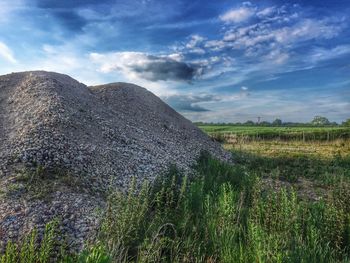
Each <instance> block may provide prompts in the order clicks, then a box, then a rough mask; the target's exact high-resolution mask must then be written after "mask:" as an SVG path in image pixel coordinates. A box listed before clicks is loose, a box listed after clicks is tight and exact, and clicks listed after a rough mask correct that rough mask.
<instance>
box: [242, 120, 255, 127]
mask: <svg viewBox="0 0 350 263" xmlns="http://www.w3.org/2000/svg"><path fill="white" fill-rule="evenodd" d="M254 124H255V123H254V122H253V121H251V120H249V121H246V122H245V123H244V125H247V126H253V125H254Z"/></svg>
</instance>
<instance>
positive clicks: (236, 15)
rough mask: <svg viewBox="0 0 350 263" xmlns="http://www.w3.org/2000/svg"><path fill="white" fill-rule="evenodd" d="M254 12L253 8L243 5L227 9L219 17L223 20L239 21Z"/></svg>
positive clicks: (247, 17)
mask: <svg viewBox="0 0 350 263" xmlns="http://www.w3.org/2000/svg"><path fill="white" fill-rule="evenodd" d="M254 14H255V9H254V8H251V7H248V6H243V7H239V8H234V9H231V10H229V11H228V12H226V13H224V14H223V15H221V16H220V19H221V20H222V21H224V22H233V23H240V22H243V21H245V20H247V19H249V18H250V17H252V16H253V15H254Z"/></svg>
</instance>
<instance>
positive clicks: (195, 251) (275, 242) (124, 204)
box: [0, 153, 350, 263]
mask: <svg viewBox="0 0 350 263" xmlns="http://www.w3.org/2000/svg"><path fill="white" fill-rule="evenodd" d="M195 169H196V171H197V173H196V175H195V176H193V177H191V178H187V177H184V176H182V174H181V173H180V172H179V171H178V170H177V169H176V168H174V167H173V168H172V169H171V170H170V171H169V173H168V175H167V176H163V177H159V178H158V179H157V180H156V181H155V182H154V184H152V185H151V184H149V183H147V182H146V183H144V185H143V187H142V189H140V190H137V189H136V183H135V182H132V183H131V185H130V189H129V191H128V193H127V194H124V193H122V192H116V193H113V194H112V195H110V197H109V200H108V208H107V210H106V213H105V215H104V219H103V222H102V226H101V231H100V234H99V242H98V243H97V244H96V245H94V246H92V247H91V248H88V249H87V250H86V251H83V252H82V253H81V254H79V255H73V256H72V255H71V256H64V254H62V253H61V254H60V255H58V257H57V258H60V260H61V262H89V263H90V262H100V263H102V262H104V263H106V262H348V261H349V260H350V189H349V188H348V187H347V186H348V185H347V184H344V185H339V187H338V188H337V190H336V191H334V192H333V193H332V197H331V198H330V199H329V200H323V201H318V202H308V201H303V200H300V199H299V198H298V196H297V194H296V192H295V191H293V190H286V189H283V188H282V189H281V190H279V191H277V192H272V191H269V190H267V189H264V188H263V187H262V183H261V180H260V179H259V178H258V177H257V175H256V174H254V171H252V170H249V173H248V172H247V170H245V168H244V166H240V165H234V166H231V165H228V164H225V163H221V162H219V161H217V160H215V159H213V158H211V157H210V156H209V155H208V154H205V153H203V154H202V156H201V157H200V159H199V161H198V164H197V166H196V167H195ZM48 232H50V231H48ZM49 236H50V235H49ZM50 240H52V239H48V240H46V241H45V238H44V242H43V243H42V244H41V246H37V245H35V244H34V243H35V242H34V241H33V240H30V241H28V242H26V243H25V245H24V246H22V248H18V247H16V246H14V245H9V246H8V249H7V250H6V253H5V254H4V255H3V256H2V258H1V260H2V261H0V262H1V263H9V262H48V258H49V255H50V251H52V250H51V248H52V244H53V243H52V242H51V241H50ZM38 248H39V249H38ZM40 260H41V261H40Z"/></svg>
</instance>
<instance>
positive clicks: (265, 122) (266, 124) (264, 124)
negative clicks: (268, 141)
mask: <svg viewBox="0 0 350 263" xmlns="http://www.w3.org/2000/svg"><path fill="white" fill-rule="evenodd" d="M258 125H259V126H271V123H270V122H268V121H262V122H260V123H259V124H258Z"/></svg>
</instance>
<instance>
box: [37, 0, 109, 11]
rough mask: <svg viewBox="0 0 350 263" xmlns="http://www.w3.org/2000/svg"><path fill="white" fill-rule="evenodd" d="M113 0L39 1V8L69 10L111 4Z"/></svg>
mask: <svg viewBox="0 0 350 263" xmlns="http://www.w3.org/2000/svg"><path fill="white" fill-rule="evenodd" d="M111 3H113V1H112V0H101V1H96V0H37V6H38V7H40V8H46V9H62V8H64V9H69V8H76V7H86V6H90V5H96V4H111Z"/></svg>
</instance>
